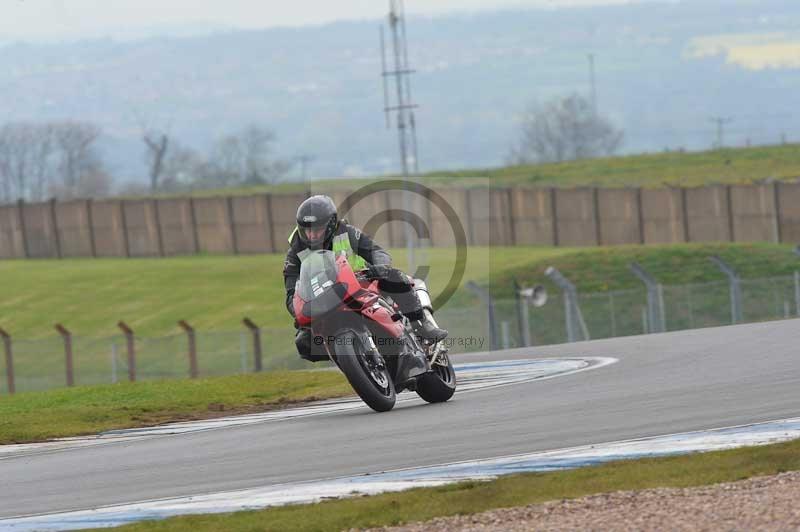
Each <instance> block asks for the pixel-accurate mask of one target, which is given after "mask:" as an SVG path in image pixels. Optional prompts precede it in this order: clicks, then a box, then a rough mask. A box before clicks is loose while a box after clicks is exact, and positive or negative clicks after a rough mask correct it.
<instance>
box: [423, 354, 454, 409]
mask: <svg viewBox="0 0 800 532" xmlns="http://www.w3.org/2000/svg"><path fill="white" fill-rule="evenodd" d="M443 356H444V357H445V359H446V360H447V364H446V365H445V364H440V363H439V362H441V361H439V362H436V364H434V365H433V366H432V367H431V370H430V371H429V372H428V373H426V374H424V375H420V376H419V377H418V378H417V395H419V396H420V397H422V398H423V399H424V400H425V401H427V402H429V403H444V402H445V401H448V400H449V399H450V398H451V397H453V394H454V393H455V391H456V372H455V370H454V369H453V363H452V362H451V361H450V357H449V356H447V355H446V354H445V355H443Z"/></svg>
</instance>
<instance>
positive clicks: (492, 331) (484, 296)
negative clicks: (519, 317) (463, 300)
mask: <svg viewBox="0 0 800 532" xmlns="http://www.w3.org/2000/svg"><path fill="white" fill-rule="evenodd" d="M466 286H467V288H468V289H469V290H470V291H471V292H472V293H474V294H475V295H477V296H478V297H479V298H480V299H481V301H482V302H483V304H484V305H486V314H487V317H488V319H489V346H490V348H491V350H492V351H496V350H497V349H499V345H498V344H499V342H498V341H497V322H496V319H495V311H494V298H492V295H491V294H490V293H489V291H488V290H486V289H485V288H481V287H480V286H478V285H477V284H476V283H475V281H469V282H468V283H467V285H466Z"/></svg>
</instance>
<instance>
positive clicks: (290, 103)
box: [0, 0, 800, 180]
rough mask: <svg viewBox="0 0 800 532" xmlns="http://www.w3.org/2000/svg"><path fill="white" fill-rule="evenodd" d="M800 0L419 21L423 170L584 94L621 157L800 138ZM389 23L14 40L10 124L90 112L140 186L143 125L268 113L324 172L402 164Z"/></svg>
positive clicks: (116, 167) (491, 146) (196, 139)
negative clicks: (384, 63)
mask: <svg viewBox="0 0 800 532" xmlns="http://www.w3.org/2000/svg"><path fill="white" fill-rule="evenodd" d="M798 28H800V4H798V3H797V2H796V1H793V0H759V1H755V0H692V1H691V2H689V1H684V2H665V3H658V2H655V3H647V4H641V5H636V4H633V5H623V6H608V7H593V8H571V9H560V10H537V9H530V10H517V11H499V12H494V13H482V14H480V15H469V16H468V15H458V16H455V15H453V16H446V17H437V18H412V19H410V20H409V24H408V31H409V40H410V59H411V63H412V65H413V66H414V67H415V68H416V69H417V71H418V73H417V75H416V76H415V77H414V80H413V83H414V96H415V100H416V101H417V103H419V104H420V105H421V108H420V110H419V114H418V116H417V118H418V123H419V133H420V146H421V148H420V159H421V167H422V169H423V170H424V171H429V170H434V169H447V168H468V167H490V166H498V165H501V164H502V163H503V162H504V159H505V156H506V154H507V152H508V148H509V145H510V143H511V142H512V141H513V140H514V137H515V134H516V127H517V122H516V121H517V117H518V116H519V114H520V113H521V112H522V111H523V110H524V109H525V108H526V106H527V104H528V102H530V101H531V100H532V99H540V100H542V99H547V98H549V97H552V96H554V95H560V94H566V93H569V92H573V91H581V92H585V91H587V90H588V72H587V70H588V69H587V54H588V53H590V52H591V53H594V54H595V55H596V57H597V80H598V95H599V106H600V109H601V111H602V112H603V113H606V114H608V115H610V116H611V117H612V118H613V119H614V120H615V121H616V122H617V123H618V124H619V125H620V126H621V127H623V128H624V129H625V131H626V143H625V148H624V150H625V152H627V153H632V152H642V151H650V152H654V151H662V150H663V149H664V148H667V147H669V148H671V149H676V148H679V147H684V148H687V149H700V148H707V147H709V146H710V145H711V144H712V142H713V141H714V139H715V134H716V131H715V126H714V125H713V124H712V123H711V122H710V120H709V118H710V117H711V116H730V117H732V118H733V119H734V122H733V123H732V124H731V125H730V126H729V127H728V128H727V130H726V132H725V134H726V136H725V140H726V143H728V144H732V145H744V144H745V143H746V142H747V141H748V140H749V141H750V142H752V143H753V144H764V143H775V142H777V141H779V140H780V138H781V135H782V134H785V135H786V136H787V138H788V140H790V141H791V140H797V139H798V138H800V125H798V118H800V117H798V115H797V111H795V110H794V107H795V104H796V101H797V94H798V91H800V61H799V60H798V59H797V57H796V55H797V54H795V55H792V53H791V50H793V49H794V48H793V46H798V45H800V30H798ZM379 71H380V57H379V50H378V22H377V21H376V22H374V23H370V22H341V23H336V24H330V25H327V26H322V27H308V28H299V29H270V30H263V31H234V32H226V33H216V34H211V35H207V36H202V37H186V38H149V39H144V40H137V41H126V42H114V41H111V40H91V41H82V42H76V43H69V44H60V45H30V44H7V45H5V46H2V47H0V102H1V103H0V121H10V120H42V121H45V120H52V119H63V118H80V119H85V120H92V121H95V122H97V123H99V124H101V125H102V126H103V127H104V130H105V132H106V136H105V138H104V140H103V148H104V151H105V153H106V156H107V159H108V160H109V161H110V162H111V164H112V170H113V171H114V173H115V174H117V175H118V176H120V177H122V178H126V179H137V180H144V173H145V170H144V166H143V163H142V157H141V152H142V146H141V142H140V141H139V139H138V136H139V131H138V126H137V117H139V119H145V120H147V121H148V122H151V123H153V124H157V125H166V124H171V130H172V132H173V134H174V135H175V136H176V137H177V138H178V139H179V140H180V141H181V142H182V143H184V144H187V145H190V146H192V147H194V148H196V149H199V150H204V149H206V148H207V147H208V146H209V145H210V143H211V141H212V140H213V138H214V137H216V136H218V135H221V134H223V133H226V132H229V131H232V130H235V129H237V128H239V127H240V126H242V125H244V124H245V123H248V122H251V121H257V122H259V123H263V124H265V125H268V126H270V127H272V128H273V129H274V130H275V131H276V133H277V135H278V144H277V146H276V149H277V150H278V152H279V154H280V155H282V156H284V157H286V158H290V157H293V156H295V155H298V154H301V153H306V154H311V155H313V156H314V157H315V161H314V162H313V164H312V165H311V167H310V170H311V172H312V173H313V174H314V175H315V176H336V175H363V174H372V173H385V172H389V171H394V170H395V169H396V168H397V156H396V151H397V150H396V140H395V135H394V132H393V131H387V130H386V129H385V125H384V118H383V115H382V113H381V108H382V105H383V102H382V89H381V81H380V76H379Z"/></svg>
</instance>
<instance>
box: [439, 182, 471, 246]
mask: <svg viewBox="0 0 800 532" xmlns="http://www.w3.org/2000/svg"><path fill="white" fill-rule="evenodd" d="M431 197H432V198H434V199H432V200H431V201H432V205H431V235H432V236H433V238H432V242H431V245H432V246H435V247H452V246H454V245H455V244H456V242H457V236H458V235H457V234H456V233H461V232H462V231H463V235H464V238H465V240H466V242H467V243H471V242H472V240H471V238H472V225H471V224H470V220H469V215H468V208H467V191H466V190H465V189H461V188H441V189H434V190H433V193H432V194H431ZM439 203H442V204H444V208H442V206H440V205H439ZM447 207H449V209H448V208H447ZM448 211H449V212H448Z"/></svg>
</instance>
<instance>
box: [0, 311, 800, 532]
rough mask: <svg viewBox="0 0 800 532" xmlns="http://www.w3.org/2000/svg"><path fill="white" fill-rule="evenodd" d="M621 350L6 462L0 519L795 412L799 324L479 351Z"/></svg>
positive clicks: (798, 405) (799, 397)
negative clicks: (378, 402)
mask: <svg viewBox="0 0 800 532" xmlns="http://www.w3.org/2000/svg"><path fill="white" fill-rule="evenodd" d="M584 356H586V357H589V356H591V357H613V358H616V359H618V360H619V362H617V363H616V364H611V365H608V366H604V367H600V368H598V369H595V370H591V371H586V372H582V373H576V374H572V375H567V376H563V377H558V378H554V379H549V380H541V381H531V382H527V383H522V384H515V385H511V386H503V387H497V388H487V389H485V390H480V391H475V392H470V393H464V394H461V395H459V394H458V393H456V396H455V397H454V398H453V399H452V400H451V401H450V402H448V403H446V404H441V405H427V404H425V403H423V402H422V401H410V402H404V403H400V404H398V406H397V408H395V410H393V411H392V412H389V413H385V414H376V413H373V412H372V411H371V410H370V409H369V408H367V407H366V406H365V407H363V408H360V409H354V410H346V411H340V412H330V413H325V414H321V415H315V416H309V417H298V418H291V419H284V420H280V421H267V422H264V423H261V424H253V425H245V426H238V427H227V428H221V429H217V430H207V431H202V432H192V433H188V434H179V435H165V436H159V437H154V438H147V439H142V440H138V441H123V442H116V443H111V444H108V445H97V446H91V447H82V448H72V449H67V450H61V451H48V452H42V453H32V454H25V455H20V456H11V457H8V458H4V459H2V460H0V494H2V496H0V518H5V517H12V516H21V515H31V514H41V513H50V512H57V511H67V510H79V509H87V508H96V507H98V506H103V505H109V504H120V503H127V502H136V501H143V500H149V499H156V498H164V497H171V496H185V495H192V494H205V493H212V492H219V491H225V490H233V489H240V488H250V487H258V486H266V485H272V484H278V483H286V482H296V481H303V480H314V479H322V478H330V477H338V476H344V475H355V474H361V473H371V472H378V471H383V470H387V469H397V468H405V467H415V466H424V465H435V464H441V463H447V462H454V461H459V460H470V459H479V458H492V457H497V456H505V455H510V454H517V453H527V452H533V451H539V450H549V449H559V448H564V447H570V446H577V445H585V444H592V443H603V442H610V441H617V440H623V439H630V438H639V437H646V436H655V435H662V434H671V433H676V432H685V431H690V430H700V429H706V428H714V427H723V426H731V425H739V424H746V423H754V422H760V421H768V420H774V419H782V418H789V417H796V416H799V415H800V393H798V381H800V320H787V321H780V322H769V323H759V324H749V325H739V326H733V327H721V328H714V329H698V330H692V331H682V332H676V333H666V334H656V335H648V336H636V337H626V338H615V339H610V340H600V341H592V342H583V343H575V344H565V345H559V346H547V347H538V348H528V349H515V350H510V351H498V352H488V353H475V354H470V355H461V356H458V357H454V360H455V361H456V362H459V363H464V362H477V361H493V360H513V359H536V358H554V357H584Z"/></svg>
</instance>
